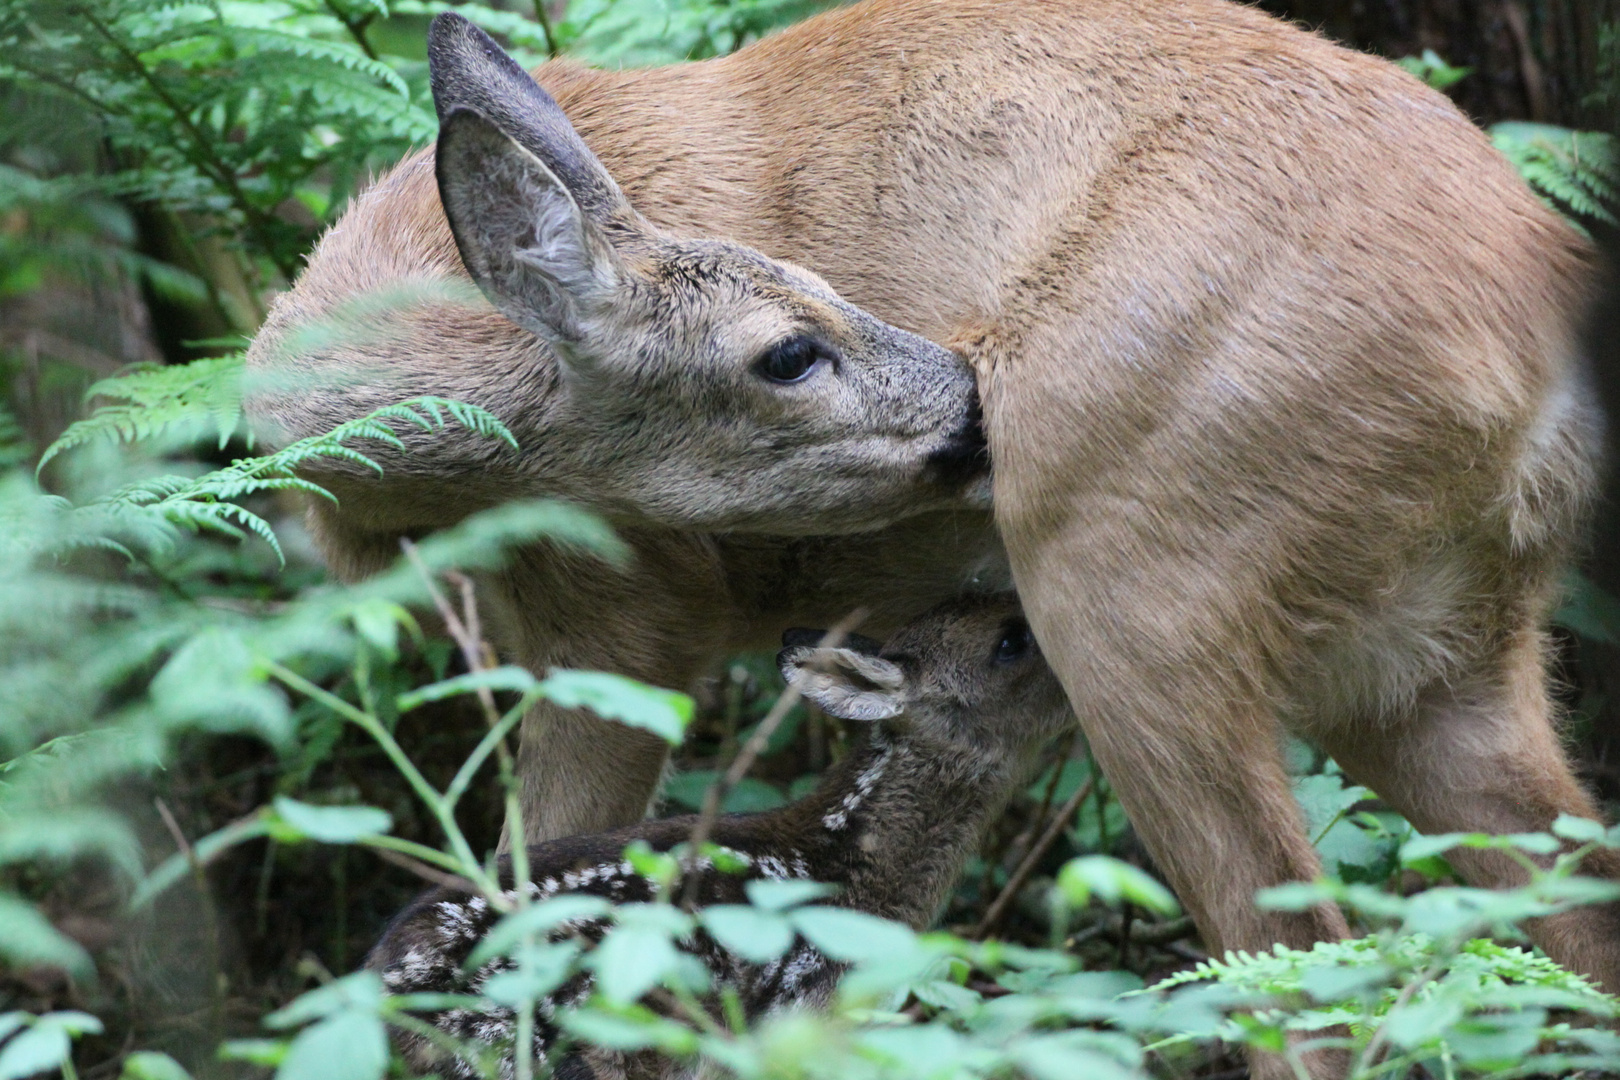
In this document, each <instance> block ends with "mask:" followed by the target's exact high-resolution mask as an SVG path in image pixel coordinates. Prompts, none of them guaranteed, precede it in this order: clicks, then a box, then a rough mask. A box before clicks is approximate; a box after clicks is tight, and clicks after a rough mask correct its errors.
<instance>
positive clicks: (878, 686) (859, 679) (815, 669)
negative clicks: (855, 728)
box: [777, 646, 906, 720]
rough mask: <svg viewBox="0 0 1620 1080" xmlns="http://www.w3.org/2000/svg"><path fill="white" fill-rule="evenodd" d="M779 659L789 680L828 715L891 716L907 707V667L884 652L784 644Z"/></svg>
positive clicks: (872, 717) (860, 717)
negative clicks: (873, 653) (885, 656)
mask: <svg viewBox="0 0 1620 1080" xmlns="http://www.w3.org/2000/svg"><path fill="white" fill-rule="evenodd" d="M777 663H778V665H780V667H781V669H782V678H784V679H786V680H787V682H788V685H789V686H796V687H798V688H799V692H800V693H801V694H803V695H804V697H805V699H806V700H808V701H813V702H815V703H816V704H817V705H819V706H820V707H821V708H822V709H823V710H824V711H825V712H826V713H827V714H828V715H829V716H836V717H838V718H839V719H842V720H887V719H888V718H890V717H892V716H899V715H900V714H901V712H903V711H904V710H905V683H906V677H905V673H904V672H903V671H901V670H900V668H899V667H897V666H896V665H894V664H892V663H890V662H889V661H887V660H884V659H882V658H881V657H877V656H869V655H867V654H865V653H860V652H856V651H855V650H853V649H818V648H813V647H809V646H799V647H797V648H791V649H783V650H782V652H781V653H780V654H779V655H778V656H777Z"/></svg>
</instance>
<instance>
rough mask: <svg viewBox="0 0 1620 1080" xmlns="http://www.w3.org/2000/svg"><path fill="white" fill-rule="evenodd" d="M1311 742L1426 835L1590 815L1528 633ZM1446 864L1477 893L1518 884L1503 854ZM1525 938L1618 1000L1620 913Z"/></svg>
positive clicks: (1602, 870)
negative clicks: (1377, 715)
mask: <svg viewBox="0 0 1620 1080" xmlns="http://www.w3.org/2000/svg"><path fill="white" fill-rule="evenodd" d="M1312 735H1313V737H1315V738H1316V739H1317V741H1318V742H1320V743H1321V745H1322V747H1323V749H1325V750H1327V751H1328V753H1330V754H1332V755H1333V757H1334V758H1335V760H1337V761H1338V762H1339V764H1340V765H1341V766H1343V767H1344V769H1345V771H1346V772H1347V773H1349V774H1350V775H1351V776H1352V777H1354V778H1355V779H1356V780H1357V781H1358V782H1360V783H1362V784H1365V785H1367V786H1368V787H1370V788H1372V789H1373V790H1374V791H1375V792H1377V793H1378V794H1379V795H1380V796H1382V797H1383V798H1384V799H1386V800H1387V801H1388V802H1389V803H1390V804H1391V805H1392V806H1394V807H1395V808H1396V809H1397V810H1399V811H1400V812H1401V813H1402V814H1404V815H1405V816H1406V818H1407V819H1408V820H1409V821H1411V822H1412V824H1413V825H1414V826H1416V827H1417V828H1418V830H1419V831H1421V832H1424V833H1430V834H1432V833H1443V832H1490V833H1514V832H1531V831H1542V830H1545V829H1547V828H1548V826H1550V825H1551V824H1552V822H1553V820H1554V819H1555V818H1556V817H1557V816H1558V815H1559V814H1564V813H1567V814H1575V815H1578V816H1580V817H1585V818H1596V817H1597V816H1598V812H1597V809H1596V808H1595V807H1594V805H1593V803H1592V800H1591V798H1590V797H1589V796H1588V795H1587V793H1586V792H1585V791H1584V790H1582V788H1581V785H1580V783H1579V782H1578V781H1577V780H1576V778H1575V775H1574V773H1573V772H1572V771H1571V769H1570V766H1569V762H1568V760H1567V759H1566V758H1565V756H1564V752H1563V748H1562V747H1561V746H1560V745H1559V741H1558V735H1557V731H1556V728H1555V726H1554V723H1553V716H1552V703H1551V702H1550V701H1549V699H1548V695H1547V678H1546V673H1545V667H1544V662H1543V649H1542V643H1541V638H1540V635H1539V633H1537V632H1536V631H1535V630H1533V629H1525V630H1523V631H1522V632H1521V633H1519V634H1518V635H1517V636H1515V637H1514V638H1513V639H1512V640H1510V641H1509V642H1508V643H1507V644H1505V645H1504V646H1503V647H1502V648H1501V649H1499V650H1498V651H1497V652H1496V653H1494V654H1493V655H1492V656H1491V658H1490V660H1489V661H1488V662H1487V663H1484V664H1481V665H1476V667H1475V670H1474V671H1472V672H1470V674H1468V675H1467V676H1465V677H1463V678H1453V679H1451V680H1449V684H1448V682H1447V681H1441V680H1437V681H1436V682H1435V683H1433V684H1432V685H1430V686H1428V687H1427V688H1426V689H1425V690H1423V691H1422V692H1421V693H1420V694H1419V695H1418V696H1417V698H1416V700H1415V702H1414V703H1413V704H1412V705H1411V706H1410V707H1409V708H1407V709H1404V710H1402V712H1401V713H1400V714H1399V715H1396V716H1393V717H1390V718H1388V719H1387V720H1385V721H1383V722H1381V723H1380V722H1378V721H1370V722H1363V723H1358V724H1355V725H1353V726H1352V725H1342V726H1338V727H1334V728H1331V729H1328V730H1323V731H1315V732H1312ZM1448 858H1450V860H1451V861H1452V863H1453V864H1454V865H1455V866H1456V867H1457V868H1458V869H1459V870H1460V871H1461V872H1462V873H1463V874H1464V876H1465V877H1467V878H1468V880H1469V881H1470V882H1471V883H1473V884H1475V885H1478V886H1483V887H1491V888H1500V887H1506V886H1512V885H1517V884H1521V883H1522V882H1523V881H1524V879H1525V874H1524V871H1523V868H1522V867H1521V866H1519V865H1518V864H1517V863H1516V862H1515V861H1513V860H1512V859H1510V858H1508V857H1506V856H1504V855H1503V854H1502V853H1500V852H1492V851H1467V850H1460V849H1459V850H1458V851H1456V852H1453V853H1452V854H1451V855H1450V856H1448ZM1584 872H1586V873H1589V874H1594V875H1597V876H1601V877H1606V878H1611V879H1620V858H1617V857H1616V853H1615V852H1612V851H1600V852H1597V853H1594V854H1593V855H1592V856H1590V857H1589V858H1588V859H1587V861H1586V863H1585V865H1584ZM1526 929H1528V930H1529V932H1530V936H1531V938H1532V939H1533V940H1534V941H1535V942H1536V944H1538V945H1540V946H1541V947H1542V948H1543V949H1544V950H1545V951H1546V952H1547V954H1548V955H1549V956H1551V957H1552V958H1553V959H1555V960H1558V961H1559V962H1560V963H1563V964H1565V965H1567V966H1568V967H1570V968H1573V969H1574V970H1576V971H1580V972H1583V973H1585V974H1587V975H1590V976H1593V977H1595V978H1596V979H1598V980H1599V981H1600V982H1601V983H1602V984H1603V986H1604V988H1605V989H1607V990H1608V991H1610V992H1611V993H1613V992H1616V991H1620V904H1607V905H1602V906H1597V907H1582V908H1577V909H1575V910H1573V911H1569V912H1565V913H1564V914H1561V915H1555V916H1551V917H1549V918H1547V919H1543V920H1540V921H1539V924H1535V925H1531V926H1528V927H1527V928H1526Z"/></svg>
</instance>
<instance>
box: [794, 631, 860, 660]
mask: <svg viewBox="0 0 1620 1080" xmlns="http://www.w3.org/2000/svg"><path fill="white" fill-rule="evenodd" d="M826 636H827V631H825V630H806V629H805V628H804V627H802V626H795V627H793V628H791V629H789V630H784V631H782V647H783V648H784V649H796V648H798V647H799V646H801V645H808V646H811V647H814V646H817V645H820V644H821V642H822V639H824V638H825V637H826ZM841 644H842V646H843V647H844V648H846V649H853V650H854V651H855V652H858V653H866V654H867V655H868V656H876V655H877V654H878V653H879V652H880V651H881V650H882V648H883V642H881V641H879V640H877V639H876V638H869V637H867V636H866V635H865V634H846V635H844V640H843V642H841Z"/></svg>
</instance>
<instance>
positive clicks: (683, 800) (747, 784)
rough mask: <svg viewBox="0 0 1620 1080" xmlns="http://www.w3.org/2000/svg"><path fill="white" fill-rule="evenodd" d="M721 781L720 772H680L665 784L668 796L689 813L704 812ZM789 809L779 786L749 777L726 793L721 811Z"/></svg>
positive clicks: (752, 811) (738, 812)
mask: <svg viewBox="0 0 1620 1080" xmlns="http://www.w3.org/2000/svg"><path fill="white" fill-rule="evenodd" d="M719 778H720V770H718V769H692V770H690V771H687V772H679V773H676V774H675V775H674V776H672V777H670V778H669V779H668V780H667V781H666V782H665V783H664V796H665V797H666V798H668V799H669V800H671V801H672V802H675V803H677V804H679V805H681V806H684V807H686V808H687V809H689V810H701V809H702V808H703V800H704V797H705V795H706V794H707V792H708V790H709V787H710V785H712V784H713V783H714V782H715V781H716V780H718V779H719ZM785 805H787V799H786V798H785V797H784V796H783V795H782V792H781V790H780V789H779V788H777V786H776V785H775V784H770V783H767V782H766V781H764V780H759V779H756V778H754V777H752V776H745V777H743V778H742V779H741V780H738V781H737V784H736V786H735V787H733V788H732V789H731V790H730V791H729V792H727V793H726V800H725V802H724V803H722V804H721V806H720V809H721V810H722V811H724V812H725V813H728V814H753V813H758V812H759V811H761V810H774V809H776V808H777V807H778V806H785Z"/></svg>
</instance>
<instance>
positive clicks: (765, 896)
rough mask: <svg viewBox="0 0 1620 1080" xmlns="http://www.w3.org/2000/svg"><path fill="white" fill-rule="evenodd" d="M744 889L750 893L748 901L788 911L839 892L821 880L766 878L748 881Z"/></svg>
mask: <svg viewBox="0 0 1620 1080" xmlns="http://www.w3.org/2000/svg"><path fill="white" fill-rule="evenodd" d="M743 891H744V892H746V893H747V894H748V902H749V903H750V904H753V905H754V906H755V907H757V908H759V909H760V910H762V911H786V910H787V909H788V908H795V907H798V906H799V905H801V904H808V903H810V902H811V901H812V900H820V899H822V898H823V897H827V896H832V895H834V894H835V893H837V892H838V890H837V889H836V888H834V887H833V886H831V885H823V884H822V883H821V882H819V881H800V880H797V879H787V880H783V881H771V880H768V879H765V878H756V879H755V880H753V881H750V882H748V883H747V884H745V885H744V886H743Z"/></svg>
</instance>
